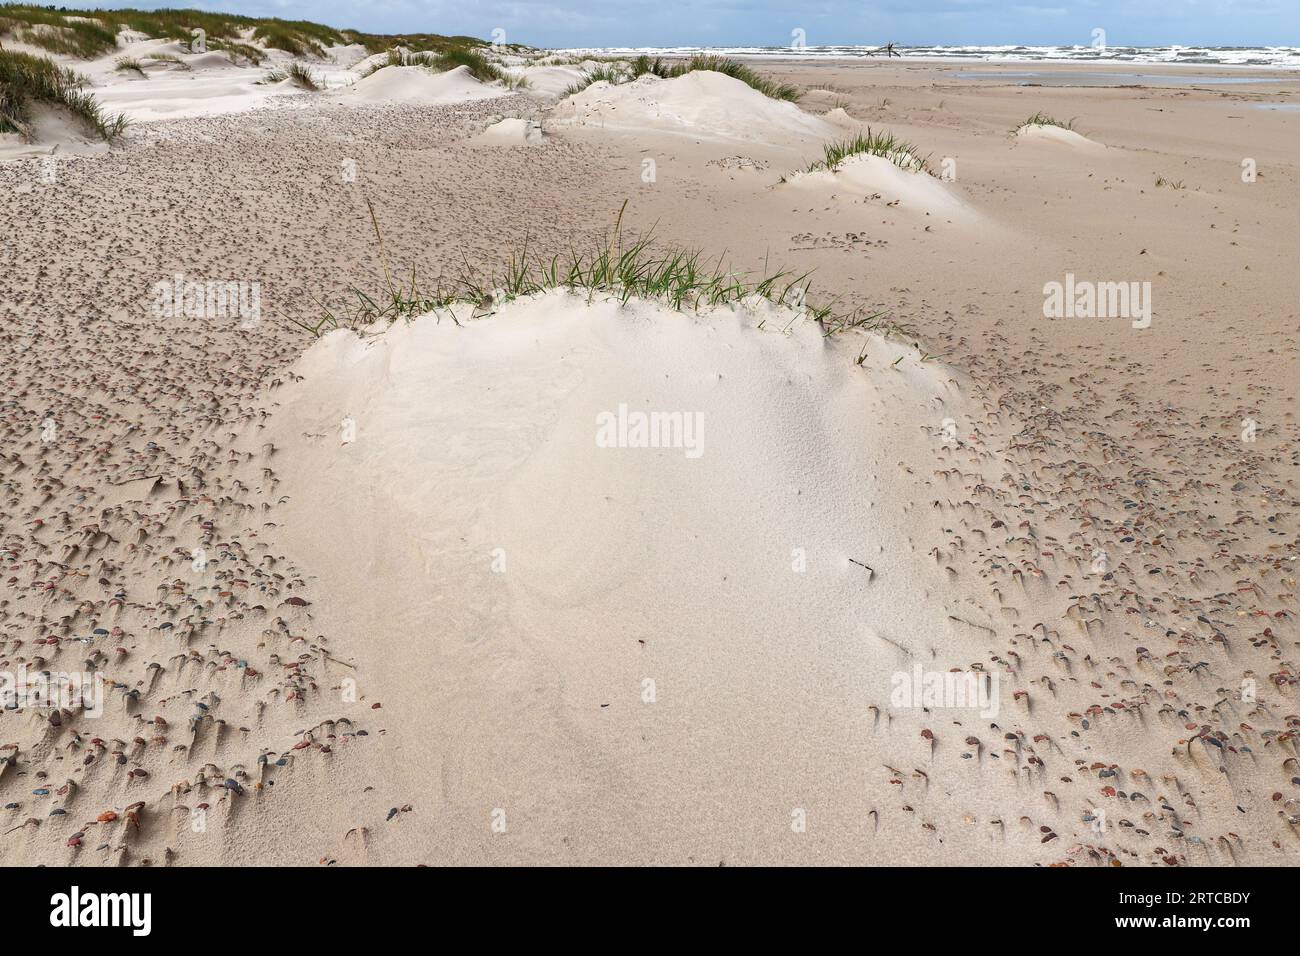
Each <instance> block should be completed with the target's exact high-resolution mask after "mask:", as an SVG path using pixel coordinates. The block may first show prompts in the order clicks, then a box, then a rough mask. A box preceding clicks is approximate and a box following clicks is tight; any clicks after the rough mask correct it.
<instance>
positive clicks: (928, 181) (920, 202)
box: [779, 153, 973, 218]
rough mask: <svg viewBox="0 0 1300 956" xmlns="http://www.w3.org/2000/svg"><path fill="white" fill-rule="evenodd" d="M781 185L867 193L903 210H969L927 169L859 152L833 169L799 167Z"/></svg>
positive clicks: (959, 214)
mask: <svg viewBox="0 0 1300 956" xmlns="http://www.w3.org/2000/svg"><path fill="white" fill-rule="evenodd" d="M779 188H781V189H785V190H790V191H800V192H815V193H820V194H823V195H835V196H841V197H845V198H862V197H868V198H873V199H879V200H880V201H881V202H884V203H885V204H887V205H897V206H899V207H900V208H902V209H904V210H906V211H916V212H921V213H929V214H933V215H938V216H945V217H949V218H970V217H971V216H973V210H971V208H970V207H969V206H967V205H966V204H965V203H964V202H962V200H961V199H960V198H958V197H957V196H956V195H954V194H953V193H952V192H950V191H949V189H948V187H947V186H946V185H945V184H944V183H942V182H940V181H939V180H938V179H937V178H935V177H934V176H932V175H930V174H929V173H927V172H923V171H921V170H914V169H902V168H900V167H899V166H898V165H897V164H895V163H893V162H891V161H890V160H888V159H886V158H885V157H883V156H872V155H868V154H865V153H859V154H857V155H854V156H850V157H848V158H847V159H844V160H842V161H841V162H840V163H839V164H838V165H836V167H835V168H834V169H818V170H815V171H813V172H807V171H801V172H796V173H792V174H790V175H789V176H787V177H786V178H785V181H784V182H783V183H782V184H781V186H780V187H779Z"/></svg>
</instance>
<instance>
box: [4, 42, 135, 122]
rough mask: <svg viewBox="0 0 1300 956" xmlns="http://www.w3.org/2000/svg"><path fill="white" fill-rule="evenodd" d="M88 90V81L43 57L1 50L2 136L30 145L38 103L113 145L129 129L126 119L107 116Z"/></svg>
mask: <svg viewBox="0 0 1300 956" xmlns="http://www.w3.org/2000/svg"><path fill="white" fill-rule="evenodd" d="M85 86H86V78H85V77H83V76H81V75H79V74H78V73H75V72H74V71H72V70H69V69H67V68H66V67H61V66H59V65H57V64H56V63H54V61H52V60H48V59H46V58H45V57H43V56H33V55H31V54H29V53H18V52H14V51H11V50H0V133H18V134H19V135H21V136H22V137H23V138H24V139H26V140H28V141H29V142H30V141H31V140H32V138H33V131H32V119H33V113H32V108H33V106H34V105H35V104H38V103H39V104H43V105H46V106H54V107H59V108H62V109H64V110H67V111H68V112H69V113H71V114H72V115H73V117H75V118H76V119H77V120H79V121H80V122H81V124H82V126H84V127H85V128H86V130H87V132H89V133H91V134H93V135H95V136H98V137H100V138H101V139H103V140H105V141H106V142H113V141H114V140H116V139H117V138H118V137H120V136H121V135H122V132H123V131H124V130H125V129H126V125H127V121H126V117H125V116H123V115H121V114H118V115H117V116H110V115H108V114H106V113H105V112H104V110H103V108H102V107H101V106H100V105H99V102H98V101H97V100H96V99H95V97H94V96H93V95H92V94H90V93H87V92H86V91H85V89H84V87H85Z"/></svg>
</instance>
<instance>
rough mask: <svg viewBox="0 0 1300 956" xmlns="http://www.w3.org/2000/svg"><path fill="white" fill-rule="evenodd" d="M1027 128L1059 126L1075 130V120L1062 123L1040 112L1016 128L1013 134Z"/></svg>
mask: <svg viewBox="0 0 1300 956" xmlns="http://www.w3.org/2000/svg"><path fill="white" fill-rule="evenodd" d="M1026 126H1059V127H1060V128H1061V129H1074V120H1073V119H1069V120H1066V121H1065V122H1061V120H1059V119H1056V118H1055V117H1052V116H1048V115H1047V114H1046V113H1043V112H1041V111H1040V112H1037V113H1035V114H1034V115H1033V116H1031V117H1029V119H1027V120H1025V121H1024V122H1023V123H1021V124H1019V125H1018V126H1016V127H1015V129H1013V130H1012V131H1011V132H1013V133H1019V132H1020V131H1021V130H1022V129H1024V128H1025V127H1026Z"/></svg>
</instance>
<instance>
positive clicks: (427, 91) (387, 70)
mask: <svg viewBox="0 0 1300 956" xmlns="http://www.w3.org/2000/svg"><path fill="white" fill-rule="evenodd" d="M504 95H507V91H505V90H502V89H500V88H496V87H491V86H488V85H487V84H485V83H482V82H481V81H479V80H478V79H477V78H475V76H474V75H473V74H472V73H470V71H469V67H467V66H458V67H456V68H455V69H453V70H448V71H447V72H445V73H433V72H431V71H429V70H427V69H425V68H424V67H422V66H388V67H384V68H383V69H381V70H377V71H376V72H374V73H372V74H370V75H369V76H367V77H365V78H363V79H360V80H358V81H357V82H356V83H355V84H354V85H353V87H352V89H350V90H348V92H347V97H348V100H349V101H351V102H358V103H425V104H435V103H458V102H465V101H469V100H484V99H491V98H492V97H496V96H504Z"/></svg>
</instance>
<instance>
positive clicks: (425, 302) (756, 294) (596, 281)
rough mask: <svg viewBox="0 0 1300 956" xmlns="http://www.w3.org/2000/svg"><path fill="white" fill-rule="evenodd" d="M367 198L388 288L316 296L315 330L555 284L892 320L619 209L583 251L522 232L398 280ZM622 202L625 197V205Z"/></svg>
mask: <svg viewBox="0 0 1300 956" xmlns="http://www.w3.org/2000/svg"><path fill="white" fill-rule="evenodd" d="M366 205H367V207H368V208H369V211H370V222H371V226H372V228H373V229H374V234H375V241H376V244H377V247H378V251H379V257H380V261H381V263H382V264H383V270H384V285H383V289H382V290H381V291H379V292H378V293H376V294H373V295H372V294H370V293H367V292H364V291H362V290H361V289H358V288H353V289H352V290H351V295H350V300H349V302H348V303H347V304H346V306H345V307H343V308H341V309H335V308H332V307H331V306H329V305H328V304H327V303H325V302H319V303H317V305H318V307H319V309H320V317H319V318H318V319H317V320H316V321H314V322H303V321H299V320H296V319H289V321H290V322H292V323H293V324H294V325H297V326H298V327H299V328H302V329H305V330H306V331H308V332H311V333H312V334H313V335H323V334H324V333H326V332H330V331H333V330H335V329H344V328H346V329H354V330H359V329H362V328H365V327H367V326H372V325H374V324H375V323H378V322H390V323H391V322H396V321H399V320H401V321H408V322H409V321H411V320H413V319H415V318H417V317H419V316H423V315H428V314H430V313H435V314H441V313H447V314H448V315H449V317H450V318H451V319H452V321H453V322H456V323H457V324H460V323H459V320H458V319H457V317H456V315H455V313H454V312H452V311H450V310H451V309H452V308H453V307H454V306H458V305H459V306H467V307H472V308H473V309H474V315H475V316H476V317H481V316H484V315H489V314H491V313H492V312H494V311H496V309H498V308H499V307H500V306H501V305H502V304H504V303H505V302H508V301H510V300H512V299H518V298H523V297H526V296H532V295H538V294H541V293H545V292H550V291H553V290H557V289H560V290H565V291H568V292H571V293H575V294H578V295H582V296H585V297H586V299H587V301H588V302H591V301H593V300H596V299H601V300H604V301H609V300H611V299H612V300H615V301H618V302H621V303H623V304H626V303H627V302H628V301H629V300H631V299H633V298H639V299H652V300H655V301H658V302H661V303H664V304H666V305H668V306H669V307H671V308H673V309H676V310H678V311H692V312H694V311H699V310H700V309H705V308H710V307H714V306H725V305H733V304H740V303H743V302H746V301H751V300H754V299H761V300H765V301H768V302H771V303H774V304H778V305H786V306H789V307H791V308H793V309H795V310H796V311H799V312H801V313H802V314H803V315H804V316H805V317H807V318H810V319H812V320H814V321H816V322H817V323H818V324H819V325H820V326H821V327H822V330H823V332H824V334H825V335H828V336H829V335H835V334H837V333H841V332H845V331H849V330H852V329H865V328H881V327H884V326H885V325H886V322H885V321H884V313H872V314H868V313H865V312H861V311H859V312H854V313H852V314H849V315H836V314H834V312H833V311H832V308H831V307H830V306H822V307H814V306H811V305H809V304H808V291H809V286H810V283H809V275H810V274H809V273H802V274H800V273H794V272H789V271H778V272H773V273H764V274H762V275H759V276H751V275H741V274H737V273H735V272H733V271H731V270H730V269H728V268H726V267H725V266H724V264H723V262H722V261H721V260H717V261H710V260H706V259H705V257H704V255H703V254H702V253H701V252H699V251H695V250H690V249H683V248H672V247H669V248H661V247H659V246H658V245H657V244H656V243H655V242H654V239H653V236H652V235H644V236H640V237H638V238H636V239H634V240H631V241H629V242H624V239H623V234H622V230H621V223H622V218H623V212H622V211H620V212H619V216H618V220H617V221H616V222H615V226H614V230H613V232H612V233H611V234H609V235H607V236H606V238H605V239H604V241H602V242H600V243H597V244H595V245H594V246H592V247H591V248H589V249H587V250H585V251H578V250H575V249H572V248H571V249H570V250H569V251H568V252H567V253H564V254H562V255H553V256H549V257H547V256H537V255H535V254H534V253H533V251H532V250H530V249H529V245H528V241H527V240H525V241H524V243H523V245H522V247H521V248H520V249H519V250H518V251H516V252H515V253H513V254H512V255H511V256H510V259H509V261H508V262H506V263H505V264H504V265H503V266H502V267H501V268H500V269H499V270H498V271H497V272H495V273H492V274H488V275H482V274H479V273H476V272H474V271H472V270H470V269H469V267H468V265H467V266H466V270H465V271H464V272H463V273H462V275H461V276H460V277H459V278H457V279H456V280H454V281H452V282H450V283H447V282H442V281H440V282H439V283H438V284H437V285H436V286H435V287H434V288H432V289H422V288H421V287H420V283H419V282H418V281H417V279H416V275H415V270H414V269H412V270H411V273H410V276H409V278H406V279H402V280H400V281H399V280H398V279H396V278H394V275H393V271H392V269H391V267H390V266H389V263H388V257H387V253H386V251H385V247H384V238H383V233H382V231H381V230H380V228H379V219H378V217H377V215H376V214H375V208H374V205H373V204H372V203H370V202H369V200H367V202H366ZM626 206H627V204H626V203H624V209H626Z"/></svg>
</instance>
